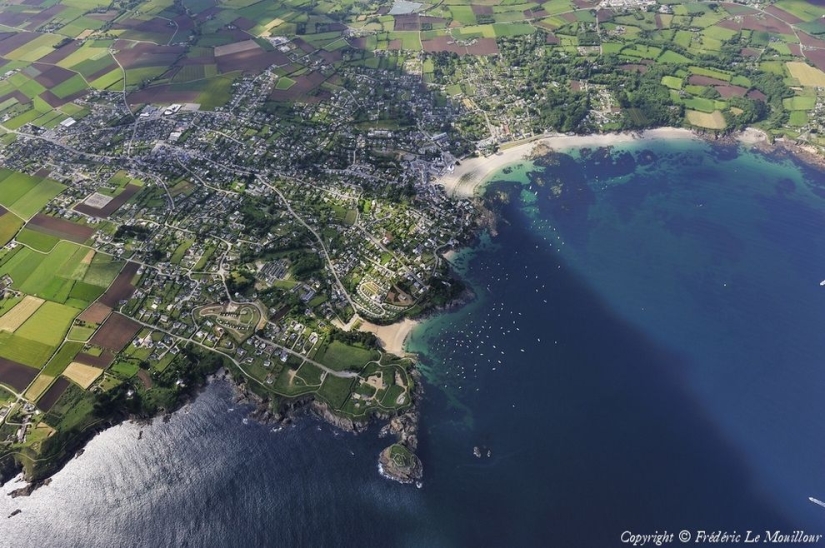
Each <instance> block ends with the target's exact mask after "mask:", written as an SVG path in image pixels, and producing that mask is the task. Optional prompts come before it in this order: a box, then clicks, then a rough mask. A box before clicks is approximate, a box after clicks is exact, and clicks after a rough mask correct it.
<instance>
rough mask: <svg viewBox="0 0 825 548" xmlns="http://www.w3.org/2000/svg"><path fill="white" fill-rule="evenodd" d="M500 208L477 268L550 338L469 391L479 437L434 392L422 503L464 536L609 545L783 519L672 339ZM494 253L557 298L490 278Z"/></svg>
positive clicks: (463, 541) (530, 329)
mask: <svg viewBox="0 0 825 548" xmlns="http://www.w3.org/2000/svg"><path fill="white" fill-rule="evenodd" d="M503 214H504V217H505V218H506V219H507V220H508V221H509V224H505V223H502V225H503V226H502V227H501V233H500V235H499V236H498V238H497V239H496V243H498V244H499V249H498V250H497V251H494V252H493V253H486V254H485V253H480V254H479V255H477V256H476V258H475V259H474V261H473V262H474V264H473V265H472V267H471V268H470V275H471V277H472V278H473V282H474V283H475V284H477V285H478V286H479V287H480V288H483V287H484V286H486V285H488V284H492V290H493V291H494V292H495V294H496V296H497V297H498V298H499V299H500V300H501V301H504V302H507V303H513V304H514V305H515V306H516V310H518V312H519V313H520V314H523V316H522V317H523V318H525V322H526V323H525V324H524V325H526V327H525V328H523V329H522V331H525V332H526V333H521V334H522V335H523V336H524V337H525V338H526V337H528V336H529V337H537V338H540V339H541V340H542V341H543V342H542V343H541V344H540V345H538V347H537V348H536V349H534V350H532V351H531V352H529V353H527V354H524V355H523V356H524V357H523V358H522V359H519V360H515V361H510V362H508V363H507V365H506V367H501V369H504V371H500V370H499V371H496V372H492V371H490V372H487V373H486V376H485V377H483V378H481V379H480V381H479V382H480V386H481V387H482V388H481V390H480V391H479V392H478V395H468V396H467V397H466V399H465V401H466V402H467V404H468V405H469V406H470V407H471V408H472V409H473V411H474V414H473V416H474V423H475V428H474V431H472V432H466V431H463V432H462V431H456V429H455V428H454V422H449V424H447V420H446V419H445V418H444V416H443V415H442V413H443V412H444V409H445V406H446V403H445V398H444V397H443V394H442V393H441V392H439V391H438V390H437V389H434V388H430V389H429V390H428V392H427V398H426V399H425V401H424V403H423V424H425V425H430V428H429V429H426V428H425V430H424V432H422V435H421V446H420V449H421V453H422V456H423V458H424V460H425V462H426V463H427V482H426V484H427V485H426V491H427V495H426V498H427V500H428V502H429V504H430V506H432V508H431V510H432V511H433V513H434V514H435V515H441V516H443V518H442V519H443V521H444V522H445V524H449V525H448V526H447V528H448V529H449V530H451V531H452V538H453V540H454V543H455V545H456V546H467V545H474V546H537V545H544V546H565V547H576V546H588V547H592V546H615V545H620V535H621V533H622V532H623V531H625V530H629V531H632V532H637V533H653V532H654V531H656V530H658V531H665V530H667V531H669V532H676V533H678V532H679V531H680V530H681V529H688V530H694V531H695V530H697V529H703V530H708V531H711V530H723V531H725V530H727V531H733V530H734V529H735V530H738V531H739V532H744V531H745V530H748V529H751V530H755V531H764V529H766V528H771V529H789V523H788V522H787V521H786V520H785V518H783V517H782V516H781V515H780V514H779V513H778V512H777V511H776V510H775V509H774V508H772V507H771V505H770V503H769V502H768V501H766V500H765V494H764V493H761V492H760V491H759V487H758V483H757V482H756V481H755V478H753V477H752V475H751V473H750V471H749V469H748V466H747V464H746V459H745V458H744V455H741V454H740V453H738V450H737V449H736V448H734V447H733V446H732V444H731V443H730V442H729V441H728V440H727V439H726V438H725V437H724V436H723V435H722V434H721V433H720V431H719V429H718V428H717V427H716V425H715V424H714V419H713V417H710V416H707V414H706V412H705V410H703V409H702V408H701V407H700V405H699V404H698V402H697V401H696V400H695V399H694V398H693V397H692V395H691V394H690V393H688V391H687V386H686V384H687V383H686V381H685V374H686V371H687V369H688V367H689V366H690V365H689V364H688V363H687V361H686V359H685V358H684V357H683V356H682V355H680V352H679V351H678V349H668V348H663V347H661V346H660V345H659V344H657V343H655V342H654V341H653V340H651V338H650V337H649V336H647V335H646V334H645V333H644V332H642V331H640V330H639V329H637V328H636V327H634V326H632V325H630V324H628V323H627V322H626V321H625V320H624V319H622V318H621V317H619V316H618V314H617V313H616V311H614V310H612V309H611V307H610V305H609V304H608V303H607V302H606V301H605V300H604V299H603V298H602V297H601V296H600V295H599V294H598V293H597V292H596V291H595V290H594V289H593V288H591V287H588V286H587V285H586V284H585V283H583V281H582V280H581V279H580V278H578V277H577V276H576V275H575V274H574V273H573V271H572V269H569V268H566V267H565V265H564V264H563V263H562V262H561V259H560V257H559V255H560V254H558V253H556V252H555V250H554V249H551V248H548V246H547V243H546V242H545V241H543V240H542V239H541V238H539V237H537V236H536V235H535V234H534V233H533V232H532V231H531V230H530V229H529V227H528V226H525V224H526V223H527V220H526V218H524V216H523V215H521V213H520V212H519V210H518V206H516V205H512V204H511V205H509V206H505V207H504V211H503ZM494 263H496V264H501V265H506V268H507V269H508V271H510V272H520V271H521V270H522V269H524V270H526V271H528V272H530V273H531V274H534V273H541V276H542V280H543V281H546V282H547V284H548V286H551V285H550V284H552V288H553V291H552V297H551V298H549V299H548V300H549V303H547V304H545V303H543V302H542V300H541V299H535V298H533V297H531V295H530V292H531V291H532V290H531V289H530V288H528V287H526V285H527V284H525V283H518V281H517V280H516V281H510V282H507V283H501V282H498V283H496V282H492V281H491V280H490V279H487V277H485V276H486V275H485V274H483V272H485V271H486V269H489V268H490V267H491V265H493V264H494ZM558 266H561V268H560V269H559V268H557V267H558ZM531 277H532V276H531ZM457 321H460V320H457ZM448 329H450V328H448ZM452 329H460V327H459V326H458V325H456V326H454V327H452ZM532 340H535V339H532ZM555 340H558V341H559V343H558V344H554V341H555ZM428 359H430V360H431V361H436V360H438V359H439V356H438V355H436V354H433V355H430V356H429V357H428ZM454 419H455V417H451V418H450V421H454ZM478 440H485V443H488V444H489V445H490V446H491V447H492V448H493V451H494V456H493V457H492V458H490V459H489V460H485V459H481V460H479V459H476V458H474V457H473V456H472V455H471V452H470V451H471V448H472V446H473V445H475V444H477V443H478ZM486 440H489V441H486Z"/></svg>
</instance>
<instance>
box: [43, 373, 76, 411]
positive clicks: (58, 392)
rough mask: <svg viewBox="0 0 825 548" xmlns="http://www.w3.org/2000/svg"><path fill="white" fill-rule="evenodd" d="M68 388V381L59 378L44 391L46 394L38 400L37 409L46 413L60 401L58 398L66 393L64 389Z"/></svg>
mask: <svg viewBox="0 0 825 548" xmlns="http://www.w3.org/2000/svg"><path fill="white" fill-rule="evenodd" d="M69 386H70V384H69V381H67V380H66V379H64V378H63V377H60V378H59V379H57V380H56V381H54V383H53V384H52V385H51V387H50V388H49V389H48V390H46V393H45V394H43V395H42V396H41V397H40V399H39V400H38V401H37V407H38V409H40V410H42V411H45V412H48V411H50V410H51V408H52V407H53V406H54V404H55V403H57V400H58V399H60V396H62V395H63V393H64V392H65V391H66V389H67V388H68V387H69Z"/></svg>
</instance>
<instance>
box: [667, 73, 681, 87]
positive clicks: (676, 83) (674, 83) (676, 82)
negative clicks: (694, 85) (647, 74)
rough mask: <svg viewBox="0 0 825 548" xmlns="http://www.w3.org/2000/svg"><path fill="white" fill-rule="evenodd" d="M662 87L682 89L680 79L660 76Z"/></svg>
mask: <svg viewBox="0 0 825 548" xmlns="http://www.w3.org/2000/svg"><path fill="white" fill-rule="evenodd" d="M662 85H663V86H665V87H669V88H670V89H682V79H681V78H677V77H676V76H662Z"/></svg>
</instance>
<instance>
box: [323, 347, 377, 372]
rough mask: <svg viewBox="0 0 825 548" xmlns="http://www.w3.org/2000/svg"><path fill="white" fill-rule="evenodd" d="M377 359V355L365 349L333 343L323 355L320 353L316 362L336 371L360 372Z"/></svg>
mask: <svg viewBox="0 0 825 548" xmlns="http://www.w3.org/2000/svg"><path fill="white" fill-rule="evenodd" d="M377 358H378V355H377V353H375V354H373V353H372V352H370V351H369V350H366V349H364V348H358V347H355V346H350V345H348V344H344V343H342V342H339V341H333V342H332V343H330V345H329V346H328V347H327V348H326V350H325V351H324V352H323V354H321V353H319V354H318V355H317V356H316V358H315V361H317V362H320V363H322V364H324V365H326V366H327V367H329V368H330V369H334V370H335V371H343V370H345V369H350V370H356V371H360V370H361V369H362V368H363V367H364V365H366V363H367V362H369V361H371V360H374V359H377Z"/></svg>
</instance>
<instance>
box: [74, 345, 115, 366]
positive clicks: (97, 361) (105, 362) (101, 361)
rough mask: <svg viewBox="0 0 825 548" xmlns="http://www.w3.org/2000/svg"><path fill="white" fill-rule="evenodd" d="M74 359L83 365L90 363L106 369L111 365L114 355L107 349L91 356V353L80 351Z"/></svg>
mask: <svg viewBox="0 0 825 548" xmlns="http://www.w3.org/2000/svg"><path fill="white" fill-rule="evenodd" d="M74 361H76V362H78V363H82V364H84V365H91V366H92V367H97V368H98V369H106V368H107V367H109V366H110V365H112V362H114V361H115V355H114V354H113V353H112V352H110V351H109V350H104V351H103V352H101V353H100V355H99V356H93V355H92V354H86V353H85V352H81V353H79V354H78V355H77V356H75V359H74Z"/></svg>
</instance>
